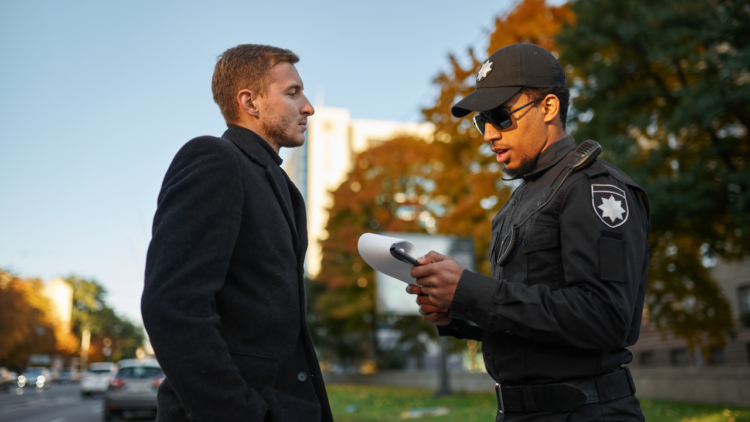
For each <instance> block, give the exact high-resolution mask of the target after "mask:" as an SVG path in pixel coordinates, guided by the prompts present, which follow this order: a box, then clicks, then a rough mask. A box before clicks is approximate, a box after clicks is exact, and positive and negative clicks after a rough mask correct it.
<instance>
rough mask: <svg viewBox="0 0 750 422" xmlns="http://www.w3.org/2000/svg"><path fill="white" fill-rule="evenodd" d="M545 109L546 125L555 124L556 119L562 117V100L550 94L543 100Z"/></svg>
mask: <svg viewBox="0 0 750 422" xmlns="http://www.w3.org/2000/svg"><path fill="white" fill-rule="evenodd" d="M542 107H544V123H554V120H555V117H557V116H559V115H560V99H559V98H557V96H556V95H553V94H549V95H547V96H546V97H544V99H543V100H542Z"/></svg>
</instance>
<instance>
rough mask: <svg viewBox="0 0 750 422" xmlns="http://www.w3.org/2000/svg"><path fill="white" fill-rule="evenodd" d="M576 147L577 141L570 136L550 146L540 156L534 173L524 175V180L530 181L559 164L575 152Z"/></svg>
mask: <svg viewBox="0 0 750 422" xmlns="http://www.w3.org/2000/svg"><path fill="white" fill-rule="evenodd" d="M575 147H576V140H575V139H573V135H568V136H566V137H564V138H562V139H560V140H559V141H557V142H555V143H554V144H552V145H550V146H549V147H548V148H547V149H545V150H544V151H543V152H542V153H541V154H540V155H539V159H538V160H537V162H536V168H535V169H534V171H532V172H531V173H527V174H524V175H523V179H524V180H528V179H533V178H535V177H538V176H540V175H541V174H543V173H544V172H546V171H547V170H549V169H550V168H551V167H552V166H554V165H555V164H557V163H559V162H560V160H562V159H563V158H564V157H566V156H567V155H568V154H569V153H570V151H573V150H574V149H575Z"/></svg>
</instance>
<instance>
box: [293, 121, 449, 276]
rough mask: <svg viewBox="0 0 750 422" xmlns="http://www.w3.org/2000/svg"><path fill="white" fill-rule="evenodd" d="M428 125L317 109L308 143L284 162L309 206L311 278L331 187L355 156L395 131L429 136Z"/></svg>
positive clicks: (315, 269) (323, 232)
mask: <svg viewBox="0 0 750 422" xmlns="http://www.w3.org/2000/svg"><path fill="white" fill-rule="evenodd" d="M433 131H434V126H433V125H432V123H402V122H387V121H377V120H362V119H352V118H351V115H350V113H349V110H347V109H345V108H329V107H315V114H314V115H313V116H312V117H310V119H309V123H308V127H307V141H306V142H305V145H304V146H302V147H300V148H295V149H293V150H291V154H290V155H289V157H288V158H287V160H286V161H285V162H284V168H285V170H286V171H287V173H288V174H289V177H290V178H291V179H292V181H293V182H294V183H295V184H296V185H297V187H298V188H299V190H300V191H301V192H302V195H303V197H304V198H305V203H306V205H307V231H308V237H309V247H308V249H307V259H306V269H307V274H308V276H309V277H315V276H317V275H318V273H319V272H320V265H321V259H322V250H321V245H320V242H321V240H325V239H326V238H327V237H328V233H327V232H326V230H325V227H326V224H327V223H328V208H330V207H331V206H332V205H333V197H332V195H331V193H330V192H331V191H333V190H335V189H337V188H338V187H339V185H341V183H342V182H343V181H344V180H345V179H346V176H347V174H348V173H349V171H350V170H351V168H352V162H353V158H354V156H355V155H356V154H358V153H360V152H362V151H364V150H366V149H368V148H370V147H373V146H376V145H378V144H379V143H382V142H386V141H388V140H390V139H392V138H393V137H395V136H398V135H410V136H418V137H421V138H424V139H425V140H427V141H431V140H432V135H433Z"/></svg>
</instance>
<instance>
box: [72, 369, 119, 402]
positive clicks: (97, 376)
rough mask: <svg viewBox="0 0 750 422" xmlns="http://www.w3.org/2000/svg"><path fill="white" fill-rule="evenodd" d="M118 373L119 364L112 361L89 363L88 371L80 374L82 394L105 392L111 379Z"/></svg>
mask: <svg viewBox="0 0 750 422" xmlns="http://www.w3.org/2000/svg"><path fill="white" fill-rule="evenodd" d="M115 373H117V366H116V365H115V364H113V363H111V362H98V363H92V364H89V367H88V368H86V371H85V372H84V373H82V374H81V375H80V380H81V395H82V396H84V397H85V396H88V395H90V394H92V393H104V392H105V391H107V388H109V381H110V380H111V379H112V377H113V376H114V375H115Z"/></svg>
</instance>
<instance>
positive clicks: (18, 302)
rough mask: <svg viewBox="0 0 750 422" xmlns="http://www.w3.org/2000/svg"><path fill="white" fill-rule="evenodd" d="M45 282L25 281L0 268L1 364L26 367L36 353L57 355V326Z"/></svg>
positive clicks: (17, 368) (18, 367) (15, 367)
mask: <svg viewBox="0 0 750 422" xmlns="http://www.w3.org/2000/svg"><path fill="white" fill-rule="evenodd" d="M40 289H41V281H39V280H36V279H32V280H22V279H20V278H18V277H17V276H14V275H12V274H10V273H7V272H5V271H2V270H0V339H2V341H0V363H2V364H3V365H5V366H9V367H11V368H14V369H16V370H20V369H22V368H25V367H26V365H27V364H28V363H29V357H30V356H31V355H32V354H48V355H51V354H54V353H55V351H56V349H55V326H54V323H53V321H51V320H50V319H49V318H48V309H49V303H48V301H47V299H46V298H44V297H43V296H42V295H41V294H39V291H40Z"/></svg>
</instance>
